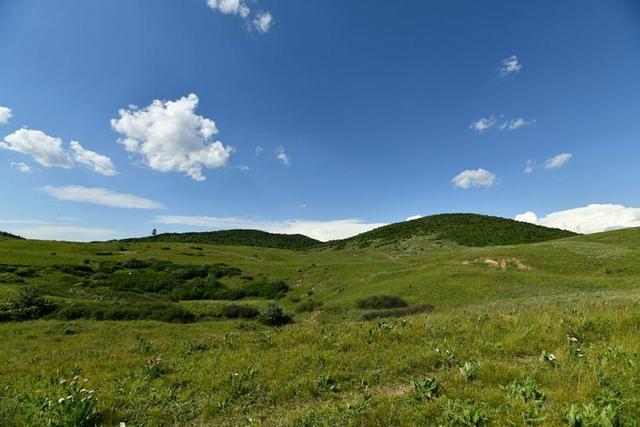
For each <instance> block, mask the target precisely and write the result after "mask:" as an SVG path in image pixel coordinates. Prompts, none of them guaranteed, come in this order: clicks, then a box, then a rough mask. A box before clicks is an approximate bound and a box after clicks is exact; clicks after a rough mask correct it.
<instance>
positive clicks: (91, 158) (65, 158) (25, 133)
mask: <svg viewBox="0 0 640 427" xmlns="http://www.w3.org/2000/svg"><path fill="white" fill-rule="evenodd" d="M69 146H70V150H67V149H65V148H64V146H63V144H62V139H60V138H54V137H52V136H49V135H47V134H46V133H44V132H42V131H40V130H31V129H27V128H22V129H18V130H17V131H15V132H14V133H12V134H11V135H8V136H6V137H5V138H4V142H0V148H4V149H5V150H11V151H16V152H18V153H21V154H26V155H28V156H31V157H32V158H33V159H34V160H35V161H36V162H38V163H40V164H41V165H42V166H45V167H48V168H52V167H59V168H64V169H71V168H72V167H74V166H75V165H76V164H78V163H79V164H83V165H86V166H89V167H90V168H91V169H93V170H94V171H95V172H97V173H101V174H103V175H115V174H116V170H115V167H114V166H113V162H112V161H111V159H110V158H109V157H107V156H103V155H102V154H98V153H96V152H94V151H90V150H85V149H84V148H83V147H82V145H80V143H79V142H78V141H71V143H70V144H69ZM22 164H24V163H22Z"/></svg>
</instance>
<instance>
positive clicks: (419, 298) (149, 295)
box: [0, 230, 640, 426]
mask: <svg viewBox="0 0 640 427" xmlns="http://www.w3.org/2000/svg"><path fill="white" fill-rule="evenodd" d="M384 243H385V244H381V245H378V244H375V241H374V242H373V243H372V244H368V245H365V246H366V247H365V246H363V247H359V246H353V245H347V247H345V248H344V249H336V248H324V249H315V250H310V251H294V250H285V249H269V248H258V247H245V246H219V245H206V244H198V245H197V246H195V245H194V244H190V243H178V242H170V243H168V242H133V243H123V242H111V243H93V244H77V243H61V242H37V241H22V240H6V241H2V242H0V264H1V265H2V268H0V270H2V272H0V300H1V301H5V303H4V304H5V312H11V313H15V312H16V310H15V307H14V308H11V307H13V306H11V304H14V305H15V301H16V298H17V297H18V296H19V295H21V294H23V293H24V292H25V289H31V288H36V289H38V290H39V292H40V293H41V294H42V296H40V298H44V299H45V300H46V301H47V302H50V303H52V304H54V305H55V306H56V307H57V308H56V311H52V312H51V313H49V314H46V315H43V316H40V317H41V318H40V319H39V320H28V321H18V322H16V321H6V322H3V323H0V339H1V340H2V342H3V351H2V352H0V379H1V381H0V383H1V386H0V425H46V424H50V425H93V424H96V423H97V424H104V425H118V424H119V423H120V422H124V423H126V425H127V426H130V425H134V426H137V425H140V426H142V425H145V426H147V425H248V424H254V423H255V424H263V425H293V426H296V425H300V426H307V425H308V426H312V425H327V426H329V425H331V426H333V425H452V426H453V425H498V426H502V425H549V426H555V425H572V426H616V425H638V424H637V422H636V421H635V420H636V419H640V398H639V396H640V389H639V388H640V340H638V339H637V337H638V333H639V332H640V311H638V302H639V301H640V263H638V260H639V259H640V257H639V255H640V230H624V231H615V232H609V233H603V234H599V235H591V236H578V237H570V238H565V239H560V240H552V241H547V242H541V243H533V244H525V245H512V246H484V247H466V246H461V245H459V244H456V243H455V242H451V241H447V240H443V239H434V238H433V237H432V236H428V235H424V236H420V235H418V236H414V237H411V238H407V239H399V240H395V241H390V242H389V241H385V242H384ZM132 260H135V262H134V261H132ZM149 260H151V261H149ZM140 261H147V263H144V262H140ZM163 261H164V263H163ZM220 264H224V265H225V267H224V269H223V270H221V268H222V267H220ZM71 266H75V267H74V268H70V267H71ZM202 266H207V267H206V268H207V270H206V272H205V273H202V274H201V272H202V271H203V270H202V268H203V267H202ZM211 266H217V267H215V269H214V267H211ZM205 275H206V277H205ZM214 275H215V278H213V276H214ZM165 282H166V283H167V284H166V285H163V287H162V288H161V289H160V288H157V287H149V286H151V285H149V284H150V283H151V284H156V283H165ZM273 283H285V284H286V291H283V290H282V289H281V288H277V289H278V290H279V291H278V292H280V291H282V292H280V293H276V294H273V295H271V294H265V293H261V292H253V291H251V289H258V288H260V286H267V285H266V284H271V285H269V286H272V284H273ZM272 287H273V286H272ZM185 288H189V289H191V288H198V289H201V290H203V292H204V294H203V295H210V294H208V293H207V292H215V294H214V295H223V296H224V297H223V298H218V299H215V300H212V299H207V298H198V299H197V300H192V299H187V300H185V299H182V298H180V297H179V295H183V294H181V293H180V292H183V291H184V289H185ZM221 290H222V291H221ZM223 291H224V292H223ZM220 292H222V293H220ZM228 295H231V297H229V296H228ZM384 295H388V296H394V297H398V298H399V299H400V300H401V301H403V302H404V303H405V304H406V305H407V306H408V307H396V308H388V309H384V308H379V307H373V306H367V304H366V303H363V302H362V300H366V298H367V297H372V296H384ZM152 304H155V305H157V306H158V307H162V308H163V309H165V308H167V307H170V308H171V310H174V309H176V308H179V309H181V310H184V311H185V312H188V313H190V314H191V315H193V319H187V320H185V321H186V323H172V322H167V321H164V322H163V321H155V320H128V321H112V320H108V321H107V320H94V319H95V318H100V316H110V315H112V314H113V313H111V312H106V313H105V312H103V311H100V310H102V309H101V307H111V308H110V309H112V308H114V307H117V306H123V305H131V306H133V307H138V306H140V307H142V306H144V307H147V306H150V305H152ZM273 304H276V305H278V306H279V307H281V308H282V309H283V310H284V313H285V314H286V315H287V316H289V317H290V318H291V319H292V320H293V322H292V323H289V324H286V325H283V326H279V327H272V326H268V325H266V324H264V323H265V322H261V321H260V320H261V319H262V317H260V316H262V312H264V311H265V310H267V308H268V307H269V306H270V305H273ZM426 305H429V307H431V306H432V307H433V311H430V310H427V311H428V312H424V313H419V314H412V315H407V316H405V314H407V313H408V312H410V311H409V309H411V308H416V309H417V308H420V307H423V306H426ZM228 306H242V307H245V308H246V307H250V308H253V309H255V311H256V312H260V316H258V317H257V318H254V316H249V317H250V318H245V319H228V318H225V316H224V315H222V314H221V313H224V309H225V307H228ZM7 307H9V308H7ZM154 307H155V306H154ZM63 308H64V309H65V310H63ZM70 308H74V309H75V310H76V311H72V310H70ZM79 308H82V309H83V310H85V311H78V309H79ZM7 310H9V311H7ZM11 310H13V311H11ZM0 312H1V311H0ZM96 313H97V314H96ZM372 313H373V315H372ZM116 314H117V315H119V314H118V313H116ZM364 315H367V318H373V320H363V316H364ZM393 316H403V317H393ZM181 319H182V318H181ZM183 320H184V319H183ZM267 323H268V322H267ZM283 323H284V322H283ZM75 376H78V378H77V379H76V381H75V384H73V383H74V377H75ZM84 379H87V380H88V381H87V382H86V383H85V382H84ZM61 380H65V382H63V383H61ZM72 384H73V385H72ZM89 390H93V392H91V393H89ZM68 396H71V398H70V399H67V397H68ZM88 396H92V397H91V398H89V399H87V397H88ZM63 398H64V399H63ZM61 399H63V400H61ZM83 399H84V400H83ZM83 423H84V424H83Z"/></svg>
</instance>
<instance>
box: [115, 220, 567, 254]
mask: <svg viewBox="0 0 640 427" xmlns="http://www.w3.org/2000/svg"><path fill="white" fill-rule="evenodd" d="M575 235H576V233H572V232H570V231H565V230H558V229H555V228H547V227H542V226H539V225H534V224H529V223H525V222H519V221H514V220H511V219H506V218H500V217H493V216H486V215H477V214H440V215H432V216H428V217H424V218H420V219H415V220H412V221H403V222H398V223H395V224H390V225H387V226H384V227H380V228H376V229H374V230H371V231H368V232H366V233H362V234H359V235H357V236H354V237H351V238H348V239H343V240H334V241H331V242H326V243H325V242H320V241H318V240H315V239H312V238H310V237H307V236H304V235H301V234H274V233H267V232H264V231H258V230H222V231H210V232H200V233H163V234H159V235H157V236H149V237H142V238H133V239H125V240H122V242H128V243H132V242H180V243H195V244H212V245H230V246H255V247H264V248H276V249H291V250H309V249H320V248H334V249H341V248H344V247H345V246H346V245H354V246H358V247H366V246H369V245H371V244H373V243H374V242H375V244H383V245H384V244H389V243H396V242H401V241H403V240H407V239H411V238H414V237H423V236H427V237H430V238H432V239H434V240H442V241H449V242H453V243H456V244H458V245H462V246H477V247H480V246H501V245H516V244H525V243H537V242H543V241H546V240H553V239H561V238H565V237H571V236H575Z"/></svg>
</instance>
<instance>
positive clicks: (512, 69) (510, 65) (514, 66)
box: [500, 55, 522, 77]
mask: <svg viewBox="0 0 640 427" xmlns="http://www.w3.org/2000/svg"><path fill="white" fill-rule="evenodd" d="M521 69H522V64H521V63H520V62H519V61H518V57H517V56H516V55H512V56H510V57H508V58H505V59H503V60H502V63H501V64H500V76H502V77H506V76H508V75H510V74H515V73H519V72H520V70H521Z"/></svg>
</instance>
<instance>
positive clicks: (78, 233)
mask: <svg viewBox="0 0 640 427" xmlns="http://www.w3.org/2000/svg"><path fill="white" fill-rule="evenodd" d="M10 232H11V233H13V234H17V235H18V236H22V237H25V238H27V239H35V240H63V241H72V242H89V241H93V240H108V239H115V238H117V237H121V233H119V232H117V231H116V230H112V229H108V228H90V227H76V226H71V225H61V226H56V225H40V226H35V227H24V228H16V229H12V230H11V231H10Z"/></svg>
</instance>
